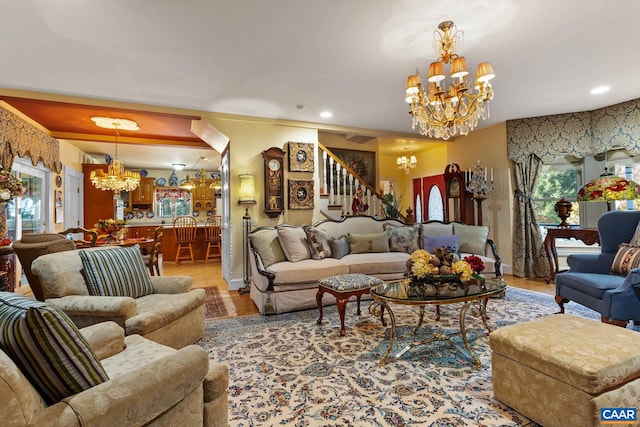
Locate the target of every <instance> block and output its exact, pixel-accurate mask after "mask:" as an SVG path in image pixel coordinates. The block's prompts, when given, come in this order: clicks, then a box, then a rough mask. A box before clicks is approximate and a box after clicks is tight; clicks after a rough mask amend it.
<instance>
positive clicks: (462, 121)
mask: <svg viewBox="0 0 640 427" xmlns="http://www.w3.org/2000/svg"><path fill="white" fill-rule="evenodd" d="M438 30H440V31H438ZM438 30H436V31H434V47H435V49H436V53H437V54H438V60H437V61H436V62H432V63H431V64H430V65H429V74H428V76H427V81H428V83H429V87H428V91H427V90H425V88H424V87H423V86H422V81H421V79H420V73H419V72H418V70H416V74H414V75H411V76H409V77H408V78H407V86H406V89H405V100H406V101H407V103H409V104H410V106H411V107H410V110H411V111H410V112H411V115H412V116H413V123H412V126H413V129H415V127H416V125H418V126H419V128H420V134H421V135H424V136H429V137H435V138H442V139H444V140H447V139H449V138H450V137H452V136H454V135H456V134H457V133H459V134H460V135H467V134H468V133H469V132H471V131H472V130H473V129H474V128H475V127H476V126H477V125H478V120H479V119H482V120H484V119H486V118H487V117H489V101H490V100H491V99H493V90H492V89H491V79H493V78H494V77H495V74H494V73H493V68H492V67H491V64H490V63H488V62H483V63H481V64H479V65H478V70H477V72H476V78H475V80H474V81H473V83H474V84H473V88H471V87H470V85H469V77H468V75H469V71H467V63H466V60H465V58H464V56H459V55H458V54H457V53H456V51H457V49H458V47H459V45H460V43H461V39H462V31H458V30H457V29H456V27H455V25H454V24H453V22H451V21H445V22H442V23H441V24H440V25H438ZM443 64H451V70H450V75H451V79H452V82H451V84H450V85H449V87H447V86H446V84H445V78H446V76H445V74H444V65H443Z"/></svg>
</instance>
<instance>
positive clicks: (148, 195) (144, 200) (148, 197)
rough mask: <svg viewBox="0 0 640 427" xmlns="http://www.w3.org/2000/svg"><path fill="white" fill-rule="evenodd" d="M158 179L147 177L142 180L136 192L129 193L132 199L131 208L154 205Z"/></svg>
mask: <svg viewBox="0 0 640 427" xmlns="http://www.w3.org/2000/svg"><path fill="white" fill-rule="evenodd" d="M155 181H156V179H155V178H151V177H145V178H141V179H140V185H139V186H138V188H136V189H135V190H133V191H131V192H129V195H130V197H131V206H134V207H135V206H136V205H138V206H140V205H144V206H145V207H148V206H151V205H152V204H153V196H154V183H155Z"/></svg>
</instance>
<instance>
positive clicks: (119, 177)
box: [90, 117, 140, 193]
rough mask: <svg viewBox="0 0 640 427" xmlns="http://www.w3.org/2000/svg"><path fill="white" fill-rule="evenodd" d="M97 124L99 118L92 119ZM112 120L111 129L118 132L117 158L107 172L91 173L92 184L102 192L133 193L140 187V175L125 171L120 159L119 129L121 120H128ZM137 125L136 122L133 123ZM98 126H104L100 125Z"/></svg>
mask: <svg viewBox="0 0 640 427" xmlns="http://www.w3.org/2000/svg"><path fill="white" fill-rule="evenodd" d="M91 119H92V120H93V121H94V122H96V124H98V122H97V121H96V120H95V119H98V118H97V117H92V118H91ZM109 120H112V122H111V128H112V129H115V130H116V143H115V146H116V153H115V154H116V156H115V158H114V159H113V160H112V161H111V163H109V166H108V167H107V172H105V171H104V170H102V169H95V170H93V171H91V177H90V179H91V183H92V184H93V186H94V187H96V188H97V189H99V190H102V191H113V192H116V193H119V192H120V191H133V190H135V189H136V188H138V186H139V185H140V173H138V172H134V171H130V170H125V169H124V164H123V163H122V162H121V161H120V159H118V129H119V128H120V121H119V120H126V119H109ZM133 123H135V122H133ZM98 126H101V127H105V126H102V125H101V124H98Z"/></svg>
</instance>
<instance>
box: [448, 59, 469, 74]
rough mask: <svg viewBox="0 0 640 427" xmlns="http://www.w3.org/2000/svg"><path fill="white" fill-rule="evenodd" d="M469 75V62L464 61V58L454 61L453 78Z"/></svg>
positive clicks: (452, 65)
mask: <svg viewBox="0 0 640 427" xmlns="http://www.w3.org/2000/svg"><path fill="white" fill-rule="evenodd" d="M467 74H469V71H467V60H466V59H464V56H459V57H457V58H456V59H454V60H453V63H452V64H451V77H453V78H454V79H457V78H458V77H464V76H466V75H467Z"/></svg>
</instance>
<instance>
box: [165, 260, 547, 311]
mask: <svg viewBox="0 0 640 427" xmlns="http://www.w3.org/2000/svg"><path fill="white" fill-rule="evenodd" d="M162 268H163V271H162V274H163V275H167V276H178V275H187V276H191V277H192V278H193V287H194V288H205V287H208V286H217V287H218V288H219V289H221V290H226V291H228V292H229V294H230V295H231V299H232V301H233V303H234V304H235V306H236V311H237V313H238V316H246V315H249V314H255V313H258V309H257V307H256V306H255V304H254V303H253V301H252V300H251V298H250V297H249V295H248V294H246V295H241V294H240V293H239V292H238V291H229V287H228V286H227V282H225V281H224V279H223V278H222V268H221V265H220V261H218V260H216V261H209V263H207V264H204V263H202V262H198V263H196V264H184V263H183V264H180V265H175V264H174V263H169V262H165V263H163V265H162ZM504 280H505V281H506V282H507V283H508V284H509V285H511V286H515V287H518V288H522V289H527V290H530V291H535V292H541V293H545V294H549V295H555V289H556V287H555V284H553V283H550V284H546V283H545V281H544V279H542V278H540V279H530V278H521V277H515V276H511V275H505V277H504Z"/></svg>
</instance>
